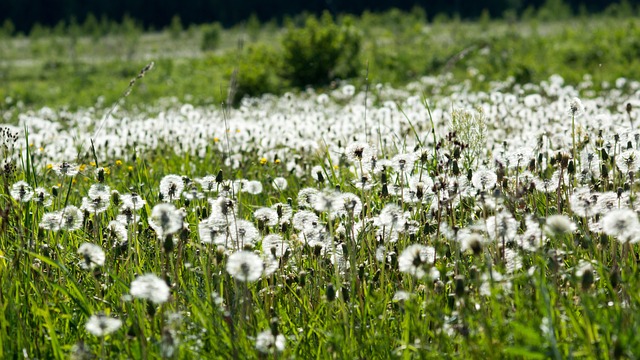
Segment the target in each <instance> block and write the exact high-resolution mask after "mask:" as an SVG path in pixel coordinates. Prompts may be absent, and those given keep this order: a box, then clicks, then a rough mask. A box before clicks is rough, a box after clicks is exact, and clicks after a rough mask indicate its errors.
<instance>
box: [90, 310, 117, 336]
mask: <svg viewBox="0 0 640 360" xmlns="http://www.w3.org/2000/svg"><path fill="white" fill-rule="evenodd" d="M121 326H122V320H120V319H115V318H112V317H109V316H106V315H104V314H96V315H91V317H90V318H89V320H88V321H87V323H86V324H85V325H84V327H85V329H86V330H87V331H88V332H89V333H90V334H92V335H93V336H97V337H103V336H106V335H109V334H111V333H113V332H115V331H116V330H118V329H120V327H121Z"/></svg>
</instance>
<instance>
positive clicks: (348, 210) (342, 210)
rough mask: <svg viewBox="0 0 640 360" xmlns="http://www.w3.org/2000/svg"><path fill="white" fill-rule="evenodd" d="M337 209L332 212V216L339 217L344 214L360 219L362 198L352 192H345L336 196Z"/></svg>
mask: <svg viewBox="0 0 640 360" xmlns="http://www.w3.org/2000/svg"><path fill="white" fill-rule="evenodd" d="M336 203H337V204H336V209H335V211H334V212H333V214H332V217H336V216H337V217H339V216H342V215H345V216H348V217H351V218H353V219H358V218H359V217H360V212H361V211H362V202H361V201H360V198H359V197H358V196H356V195H355V194H352V193H343V194H340V195H338V196H337V197H336Z"/></svg>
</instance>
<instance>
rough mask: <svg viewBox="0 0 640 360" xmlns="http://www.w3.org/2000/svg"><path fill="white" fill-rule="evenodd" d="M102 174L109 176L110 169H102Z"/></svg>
mask: <svg viewBox="0 0 640 360" xmlns="http://www.w3.org/2000/svg"><path fill="white" fill-rule="evenodd" d="M104 174H105V175H109V174H111V169H110V168H108V167H106V166H105V167H104Z"/></svg>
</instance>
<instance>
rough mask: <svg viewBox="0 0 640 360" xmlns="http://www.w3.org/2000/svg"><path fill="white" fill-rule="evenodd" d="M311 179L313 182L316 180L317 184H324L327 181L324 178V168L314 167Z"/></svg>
mask: <svg viewBox="0 0 640 360" xmlns="http://www.w3.org/2000/svg"><path fill="white" fill-rule="evenodd" d="M311 177H312V178H313V180H315V181H317V182H324V181H325V176H324V169H323V168H322V166H320V165H316V166H314V167H312V168H311Z"/></svg>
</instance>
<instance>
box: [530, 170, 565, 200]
mask: <svg viewBox="0 0 640 360" xmlns="http://www.w3.org/2000/svg"><path fill="white" fill-rule="evenodd" d="M559 181H560V170H556V171H555V172H554V173H553V174H551V177H550V178H548V179H543V178H539V177H534V178H533V185H534V186H535V187H536V190H538V191H541V192H544V193H547V194H549V193H552V192H554V191H556V190H557V189H558V182H559Z"/></svg>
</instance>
